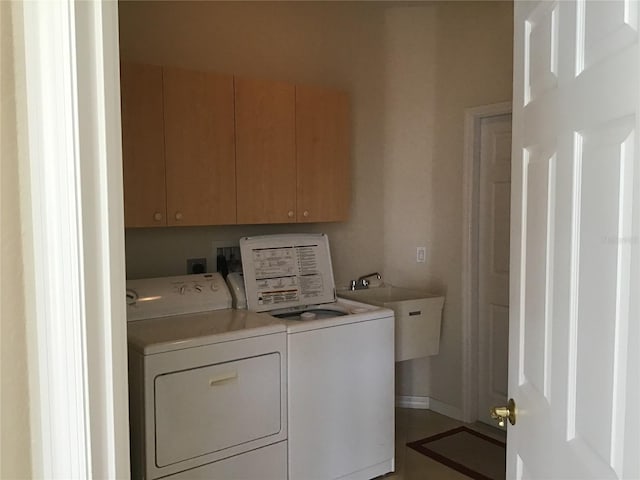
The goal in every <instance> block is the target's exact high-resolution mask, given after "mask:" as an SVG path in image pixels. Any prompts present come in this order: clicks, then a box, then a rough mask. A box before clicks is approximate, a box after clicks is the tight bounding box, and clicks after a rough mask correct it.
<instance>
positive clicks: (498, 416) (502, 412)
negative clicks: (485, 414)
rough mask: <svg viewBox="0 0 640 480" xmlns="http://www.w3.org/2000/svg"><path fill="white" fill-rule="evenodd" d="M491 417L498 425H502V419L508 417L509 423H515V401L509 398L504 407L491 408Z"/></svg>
mask: <svg viewBox="0 0 640 480" xmlns="http://www.w3.org/2000/svg"><path fill="white" fill-rule="evenodd" d="M491 418H493V419H495V420H498V425H500V426H501V427H504V419H505V418H507V419H509V423H510V424H511V425H515V424H516V402H514V401H513V398H510V399H509V402H508V403H507V406H506V407H493V408H492V409H491Z"/></svg>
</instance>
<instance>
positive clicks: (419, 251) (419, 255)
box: [416, 247, 427, 263]
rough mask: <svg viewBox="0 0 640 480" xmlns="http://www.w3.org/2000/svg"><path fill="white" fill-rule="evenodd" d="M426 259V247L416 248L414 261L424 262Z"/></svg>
mask: <svg viewBox="0 0 640 480" xmlns="http://www.w3.org/2000/svg"><path fill="white" fill-rule="evenodd" d="M426 261H427V247H417V248H416V263H424V262H426Z"/></svg>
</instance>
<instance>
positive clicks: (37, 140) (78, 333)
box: [12, 0, 130, 478]
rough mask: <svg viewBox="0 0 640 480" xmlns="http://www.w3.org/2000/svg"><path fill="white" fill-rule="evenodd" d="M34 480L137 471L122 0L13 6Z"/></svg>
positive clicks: (70, 0)
mask: <svg viewBox="0 0 640 480" xmlns="http://www.w3.org/2000/svg"><path fill="white" fill-rule="evenodd" d="M12 20H13V25H14V36H15V37H14V38H16V44H17V45H20V46H21V47H22V50H20V49H16V50H15V51H16V55H15V57H16V59H15V61H16V71H17V72H19V73H18V74H17V75H16V77H17V78H19V79H20V80H24V83H23V85H24V86H23V87H21V89H18V92H19V98H18V100H17V101H18V110H19V118H18V128H19V131H20V135H19V136H20V138H19V142H20V148H21V150H22V151H23V152H24V154H23V157H24V159H22V158H21V160H20V162H21V165H20V180H21V185H20V190H21V202H20V203H21V209H22V211H23V214H22V223H23V232H24V233H23V239H22V242H23V252H24V283H23V285H24V289H25V292H29V293H28V295H25V307H26V323H27V350H28V364H29V367H28V370H29V397H30V398H29V400H30V406H29V408H30V430H31V444H32V452H31V471H32V476H33V477H34V478H127V477H129V475H130V473H129V426H128V388H127V387H128V383H127V330H126V329H127V326H126V311H125V302H124V293H125V252H124V209H123V196H122V190H123V187H122V145H121V128H120V73H119V72H120V69H119V45H118V4H117V2H113V1H108V0H102V1H96V2H75V1H74V0H58V1H56V2H48V1H46V0H39V1H32V2H24V3H22V4H19V3H17V2H16V3H14V4H12Z"/></svg>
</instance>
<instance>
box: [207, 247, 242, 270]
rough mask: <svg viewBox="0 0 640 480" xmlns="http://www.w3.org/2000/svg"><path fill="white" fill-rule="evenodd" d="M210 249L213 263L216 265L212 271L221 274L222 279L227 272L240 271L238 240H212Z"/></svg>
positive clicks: (240, 261)
mask: <svg viewBox="0 0 640 480" xmlns="http://www.w3.org/2000/svg"><path fill="white" fill-rule="evenodd" d="M212 247H213V261H214V262H215V264H216V265H215V269H214V271H216V272H220V273H222V275H223V276H224V277H226V274H227V273H228V272H241V271H242V258H241V257H240V242H239V241H238V240H214V241H213V242H212ZM222 257H224V260H222Z"/></svg>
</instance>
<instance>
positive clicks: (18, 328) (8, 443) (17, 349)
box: [0, 2, 31, 479]
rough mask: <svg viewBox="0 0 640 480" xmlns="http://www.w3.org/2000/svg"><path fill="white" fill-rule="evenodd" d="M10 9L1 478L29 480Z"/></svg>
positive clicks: (1, 139) (0, 238) (2, 124)
mask: <svg viewBox="0 0 640 480" xmlns="http://www.w3.org/2000/svg"><path fill="white" fill-rule="evenodd" d="M11 10H12V4H11V3H10V2H0V65H1V68H0V72H1V78H0V115H1V116H0V152H1V153H0V172H1V173H0V175H1V177H0V211H1V212H2V213H1V215H2V216H1V219H2V220H1V221H0V246H1V251H2V253H1V256H0V275H1V278H0V389H1V390H0V427H1V428H0V431H1V432H2V433H1V436H0V478H3V479H23V478H30V477H31V449H30V435H29V392H28V377H29V376H28V372H27V343H26V320H25V318H26V317H25V305H24V297H23V287H22V282H23V277H22V272H23V266H22V247H21V245H22V231H21V230H22V225H21V219H20V191H19V176H18V171H19V168H18V166H19V157H18V141H17V125H16V123H17V120H16V119H17V115H16V98H15V94H16V88H15V85H16V83H17V84H19V83H20V82H16V75H15V69H14V56H13V51H14V48H15V45H14V32H13V25H12V21H11Z"/></svg>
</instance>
